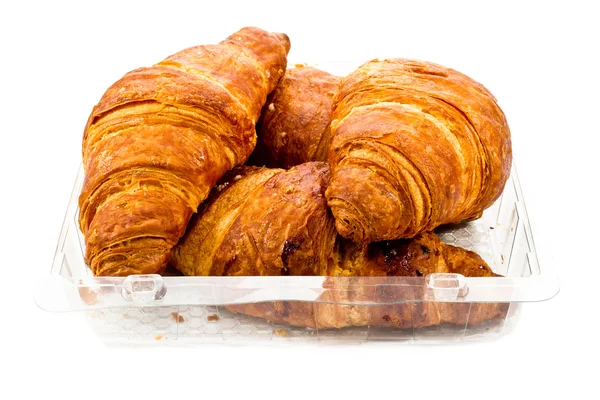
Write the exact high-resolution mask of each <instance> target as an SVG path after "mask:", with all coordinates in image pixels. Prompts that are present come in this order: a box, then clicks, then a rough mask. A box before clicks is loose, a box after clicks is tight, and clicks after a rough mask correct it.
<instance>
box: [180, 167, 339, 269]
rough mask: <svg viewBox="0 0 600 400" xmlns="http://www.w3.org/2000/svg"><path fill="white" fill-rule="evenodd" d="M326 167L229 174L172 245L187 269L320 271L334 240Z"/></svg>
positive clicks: (247, 169)
mask: <svg viewBox="0 0 600 400" xmlns="http://www.w3.org/2000/svg"><path fill="white" fill-rule="evenodd" d="M328 180H329V168H328V166H327V164H325V163H306V164H302V165H299V166H297V167H294V168H292V169H291V170H289V171H285V170H282V169H269V168H261V167H249V166H244V167H240V168H235V169H234V170H232V171H230V172H229V173H227V175H226V176H225V177H224V178H223V180H222V181H221V182H220V183H219V184H218V185H217V187H216V188H215V189H214V190H213V192H212V193H211V195H210V196H209V198H208V200H207V201H206V202H205V203H203V204H202V206H201V207H200V209H199V210H198V213H197V214H196V215H195V216H194V217H193V218H192V221H190V224H189V226H188V230H187V232H186V234H185V235H184V237H183V238H182V239H181V241H180V242H179V244H178V245H177V246H176V247H175V248H174V249H173V251H172V260H171V262H172V264H173V265H174V266H175V267H176V268H177V269H179V270H180V271H181V272H183V273H184V274H186V275H204V276H206V275H212V276H215V275H216V276H221V275H233V276H236V275H237V276H256V275H262V276H272V275H318V274H319V267H320V266H322V265H325V264H326V263H327V258H328V256H329V252H330V251H331V249H332V248H333V244H334V241H335V229H334V226H333V219H332V218H331V216H330V214H329V211H328V210H327V204H326V201H325V195H324V193H325V187H326V186H327V182H328Z"/></svg>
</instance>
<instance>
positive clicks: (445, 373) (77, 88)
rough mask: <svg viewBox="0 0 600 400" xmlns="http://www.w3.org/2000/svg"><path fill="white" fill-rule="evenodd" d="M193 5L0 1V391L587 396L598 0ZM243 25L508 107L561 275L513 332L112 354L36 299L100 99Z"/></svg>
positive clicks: (308, 56)
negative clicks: (445, 74)
mask: <svg viewBox="0 0 600 400" xmlns="http://www.w3.org/2000/svg"><path fill="white" fill-rule="evenodd" d="M82 3H83V2H82ZM194 3H198V4H184V3H179V2H177V1H167V0H164V1H161V2H158V3H149V2H146V3H141V2H140V3H136V4H134V3H126V4H120V3H118V4H112V2H108V1H103V2H98V3H96V4H93V5H92V4H87V2H86V4H85V5H84V4H75V3H74V4H65V3H64V2H61V1H48V2H44V3H42V2H39V3H31V2H26V1H20V2H14V3H8V4H6V2H3V3H2V5H1V6H0V43H1V47H0V79H1V81H0V177H1V179H0V223H1V229H0V235H1V240H0V246H1V249H0V250H1V253H0V254H1V255H2V258H1V259H0V272H1V274H2V275H0V288H1V290H0V296H1V298H0V307H1V314H0V336H1V339H0V364H1V365H2V366H4V372H2V373H1V375H0V381H1V382H2V384H0V398H2V399H12V398H24V397H25V395H33V396H35V397H34V398H40V396H44V397H47V396H53V397H54V396H57V397H59V398H61V399H74V398H86V399H94V398H102V399H110V398H131V399H133V398H135V399H141V398H171V397H173V398H175V396H181V395H186V397H191V398H216V397H217V396H219V397H221V396H224V397H225V398H240V399H241V398H254V397H260V398H270V397H273V398H278V399H285V398H309V397H316V398H326V397H327V398H342V397H347V398H370V399H371V398H372V399H375V398H401V397H406V396H411V395H412V396H418V398H434V397H443V398H455V397H456V398H461V399H463V398H502V399H504V398H523V397H521V396H524V395H528V396H535V398H544V397H546V398H549V397H550V396H553V395H567V396H568V398H591V397H594V396H597V389H596V385H595V384H596V383H597V382H595V380H597V379H598V366H597V362H598V356H600V352H599V346H598V330H597V328H598V323H597V322H598V316H599V312H598V309H599V308H598V306H597V303H598V295H599V294H598V292H599V290H598V282H600V281H599V280H598V277H599V275H598V270H599V269H600V265H599V261H598V256H597V252H598V248H599V247H600V246H599V245H598V244H597V240H596V238H595V235H596V232H597V229H596V226H597V223H598V222H599V219H598V214H599V212H598V208H599V207H598V202H599V199H598V197H597V195H596V194H597V193H598V190H597V187H598V184H599V183H600V179H599V178H598V173H599V172H600V167H599V166H598V163H599V162H600V160H599V158H600V154H599V152H598V148H599V145H600V140H599V136H600V128H599V123H598V117H599V115H600V101H599V99H598V94H599V93H600V85H599V78H598V75H599V74H600V64H599V63H598V61H597V58H598V54H599V52H600V41H599V39H600V30H599V29H598V26H599V22H598V16H599V14H598V12H596V11H595V8H593V7H592V6H593V2H591V1H590V2H589V3H587V4H584V3H581V2H575V1H568V2H564V3H563V4H554V3H551V2H543V3H542V2H540V4H533V2H527V3H526V2H519V3H526V4H508V3H506V2H497V3H496V4H495V5H487V4H488V3H487V2H481V3H482V4H477V3H474V4H466V3H465V4H463V3H459V2H456V1H453V2H447V3H448V4H433V3H430V2H423V3H422V2H416V1H411V2H409V3H408V4H402V3H401V2H390V4H389V5H386V4H383V3H381V2H377V1H373V0H365V1H363V2H356V3H353V4H349V2H343V3H342V2H340V4H339V5H333V4H331V5H330V4H329V2H325V1H324V0H323V1H320V2H315V4H312V3H311V2H309V1H303V0H298V1H289V2H286V1H283V0H280V1H277V2H271V3H260V2H258V1H248V2H246V4H245V5H236V4H234V3H232V2H230V1H220V2H218V1H213V2H211V5H204V4H201V2H194ZM216 3H219V4H222V5H220V6H216V5H214V4H216ZM484 3H485V4H486V5H483V4H484ZM245 25H255V26H259V27H262V28H264V29H267V30H273V31H282V32H286V33H288V35H289V36H290V38H291V40H292V51H291V54H290V59H291V60H292V61H295V62H318V61H321V60H327V61H359V62H360V61H366V60H368V59H370V58H375V57H379V58H382V57H412V58H418V59H425V60H430V61H434V62H438V63H440V64H445V65H447V66H450V67H453V68H455V69H458V70H460V71H463V72H465V73H467V74H469V75H471V76H472V77H474V78H475V79H477V80H479V81H480V82H482V83H483V84H484V85H486V86H487V87H488V88H489V89H490V90H491V91H492V92H493V93H494V94H495V96H496V97H497V98H498V100H499V102H500V105H501V106H502V107H503V109H504V111H505V113H506V115H507V117H508V120H509V123H510V126H511V130H512V133H513V147H514V155H515V160H516V163H517V165H518V167H519V172H520V177H521V183H522V186H523V191H524V194H525V199H526V201H527V206H528V210H529V214H530V218H531V221H532V227H533V233H534V236H535V238H536V245H537V249H538V252H539V256H540V262H541V263H542V264H548V265H549V264H553V265H554V266H555V267H556V268H557V269H558V270H559V275H560V281H561V293H560V294H559V295H558V296H557V297H555V298H554V299H552V300H550V301H547V302H544V303H539V304H527V305H525V306H524V307H523V312H522V314H521V318H520V321H519V323H518V325H517V328H516V330H515V331H514V332H513V333H511V334H510V335H509V336H507V337H504V338H502V339H500V340H497V341H493V342H485V343H475V344H464V345H463V344H461V345H452V346H422V345H421V346H418V345H398V344H394V343H384V344H364V345H360V346H323V345H318V346H317V345H302V344H298V345H292V346H290V347H281V346H278V347H272V346H269V345H268V344H265V345H261V346H252V347H240V346H232V345H216V346H200V347H196V348H189V347H188V348H173V347H159V348H153V347H149V348H141V349H139V348H134V349H131V348H112V347H111V348H109V347H106V346H105V345H104V344H102V343H101V342H100V341H99V340H98V339H97V338H96V337H95V336H94V335H93V333H92V332H91V331H90V330H89V328H88V327H87V325H86V322H85V320H84V319H83V317H82V316H80V315H56V314H49V313H46V312H44V311H41V310H39V309H38V308H37V307H36V306H35V304H34V303H33V300H32V287H33V282H34V279H35V277H36V276H39V275H41V274H43V273H45V272H47V271H48V270H49V267H50V264H51V261H52V257H53V253H54V246H55V244H56V240H57V237H58V233H59V229H60V225H61V222H62V218H63V214H64V211H65V209H66V205H67V201H68V197H69V194H70V190H71V186H72V184H73V181H74V178H75V174H76V170H77V168H78V165H79V162H80V144H81V143H80V141H81V135H82V131H83V126H84V124H85V122H86V119H87V116H88V114H89V112H90V111H91V108H92V107H93V105H94V104H95V103H96V102H97V101H98V100H99V98H100V96H101V95H102V93H103V92H104V90H105V89H106V88H107V87H108V86H109V85H110V84H111V83H112V82H114V81H115V80H116V79H118V78H120V77H121V76H122V75H123V74H124V73H125V72H127V71H129V70H131V69H134V68H137V67H139V66H142V65H150V64H152V63H155V62H158V61H160V60H161V59H162V58H164V57H165V56H167V55H169V54H172V53H174V52H176V51H178V50H180V49H183V48H185V47H187V46H191V45H195V44H202V43H213V42H218V41H219V40H221V39H223V38H224V37H226V36H228V35H229V34H231V33H233V32H234V31H236V30H237V29H239V28H240V27H242V26H245ZM592 391H593V392H592ZM592 393H595V394H592Z"/></svg>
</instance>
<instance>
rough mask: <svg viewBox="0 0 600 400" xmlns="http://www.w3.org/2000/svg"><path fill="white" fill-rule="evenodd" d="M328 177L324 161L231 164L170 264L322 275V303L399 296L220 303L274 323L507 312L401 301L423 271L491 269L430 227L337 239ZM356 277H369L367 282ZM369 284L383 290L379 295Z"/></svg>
mask: <svg viewBox="0 0 600 400" xmlns="http://www.w3.org/2000/svg"><path fill="white" fill-rule="evenodd" d="M329 180H330V174H329V167H328V165H327V164H326V163H322V162H311V163H305V164H301V165H299V166H296V167H293V168H291V169H289V170H287V171H286V170H282V169H269V168H259V167H250V166H244V167H239V168H235V169H234V170H232V171H230V172H228V173H227V174H226V175H225V177H224V178H223V179H222V180H221V182H220V183H219V184H218V185H217V187H216V188H215V189H214V190H213V191H212V193H211V195H210V196H209V198H208V199H207V201H206V202H205V203H203V204H202V205H201V206H200V208H199V210H198V213H197V214H196V215H195V216H194V217H193V218H192V220H191V221H190V224H189V226H188V230H187V232H186V234H185V235H184V236H183V237H182V239H181V241H180V242H179V243H178V244H177V246H175V248H174V249H173V250H172V256H171V263H172V264H173V266H174V267H175V268H177V269H179V270H180V271H181V272H183V273H184V274H185V275H217V276H222V275H229V276H255V275H276V276H277V275H323V276H330V277H332V278H327V279H328V281H327V282H328V284H327V286H328V287H329V289H330V290H327V291H326V292H325V293H324V294H323V295H322V296H321V297H320V298H319V301H320V302H324V303H349V302H350V303H351V302H353V301H357V300H360V299H371V300H373V299H375V300H378V301H380V302H400V301H404V302H405V304H395V305H386V306H381V307H380V308H378V307H375V308H374V309H372V310H370V309H369V307H367V306H346V305H340V304H312V303H301V302H274V303H273V302H271V303H258V304H243V305H231V306H228V309H230V310H231V311H234V312H242V313H245V314H248V315H252V316H257V317H262V318H268V319H269V320H272V321H275V322H278V323H286V324H291V325H298V326H307V327H312V328H333V327H335V328H341V327H345V326H364V325H372V324H376V325H381V326H395V327H408V326H413V327H421V326H429V325H436V324H440V323H456V324H464V323H466V321H467V319H468V320H469V321H470V322H469V323H479V322H483V321H485V320H489V319H493V318H501V317H502V316H503V315H505V313H506V306H505V305H498V304H486V305H477V306H475V307H473V308H471V307H470V305H469V304H464V303H452V304H450V303H410V302H408V301H409V300H411V299H412V300H414V299H419V298H422V295H421V297H417V296H419V291H422V290H423V289H422V286H423V285H422V284H419V283H418V282H419V281H418V277H422V276H425V275H428V274H430V273H435V272H453V273H460V274H463V275H465V276H478V277H485V276H497V275H496V274H494V273H493V272H492V270H491V269H490V268H489V266H488V265H487V264H486V263H485V262H484V261H483V260H482V259H481V257H479V256H478V255H477V254H475V253H473V252H471V251H467V250H464V249H461V248H458V247H453V246H449V245H446V244H444V243H442V242H441V241H440V240H439V239H438V238H437V236H436V235H435V234H433V233H423V234H420V235H418V236H417V237H415V238H413V239H400V240H394V241H384V242H379V243H370V244H362V243H355V242H352V241H351V240H348V239H344V238H343V237H341V236H339V235H337V233H336V232H335V228H334V220H333V218H332V216H331V215H330V213H329V212H328V209H327V204H326V200H325V196H324V193H325V189H326V187H327V184H328V183H329ZM359 277H373V278H368V279H367V280H366V281H365V279H366V278H359ZM378 277H379V278H378ZM381 277H405V278H402V279H408V282H409V283H410V285H409V287H402V288H401V289H402V290H398V289H397V287H396V289H393V287H391V286H389V283H390V282H389V281H386V280H385V279H382V278H381ZM359 279H363V281H359ZM394 279H397V278H394ZM421 279H422V278H421ZM361 282H362V284H361ZM365 282H366V283H367V284H365ZM396 283H402V281H397V282H396ZM377 284H379V285H384V286H386V287H387V288H389V291H387V292H385V291H384V292H380V290H381V288H379V289H378V288H377ZM349 288H350V289H349ZM315 310H316V311H315ZM374 310H375V311H374ZM374 315H375V316H378V317H377V318H376V320H373V318H375V317H374Z"/></svg>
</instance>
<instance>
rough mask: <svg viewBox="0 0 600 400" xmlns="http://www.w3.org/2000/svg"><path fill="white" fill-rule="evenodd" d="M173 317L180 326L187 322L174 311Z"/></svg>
mask: <svg viewBox="0 0 600 400" xmlns="http://www.w3.org/2000/svg"><path fill="white" fill-rule="evenodd" d="M171 317H173V319H174V320H175V321H177V322H179V323H180V324H181V323H183V322H185V318H183V315H179V313H178V312H177V311H173V312H172V313H171Z"/></svg>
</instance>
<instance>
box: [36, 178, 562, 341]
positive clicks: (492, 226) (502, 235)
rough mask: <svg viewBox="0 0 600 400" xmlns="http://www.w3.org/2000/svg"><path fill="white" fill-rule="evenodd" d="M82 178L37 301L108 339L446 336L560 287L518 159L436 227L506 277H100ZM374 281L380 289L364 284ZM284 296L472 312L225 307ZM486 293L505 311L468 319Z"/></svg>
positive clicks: (483, 328) (477, 332) (496, 325)
mask: <svg viewBox="0 0 600 400" xmlns="http://www.w3.org/2000/svg"><path fill="white" fill-rule="evenodd" d="M82 182H83V171H82V170H80V171H79V174H78V176H77V180H76V182H75V186H74V188H73V193H72V196H71V199H70V203H69V206H68V209H67V213H66V216H65V219H64V222H63V227H62V230H61V233H60V237H59V240H58V246H57V248H56V254H55V257H54V262H53V264H52V268H51V270H50V273H49V274H48V275H47V276H45V277H44V278H43V279H42V280H41V281H40V282H38V285H37V288H36V292H35V301H36V303H37V304H38V305H39V306H40V307H41V308H42V309H45V310H48V311H54V312H65V311H80V312H84V313H85V314H86V315H87V317H88V321H89V323H90V324H91V326H92V327H93V329H94V331H95V332H97V333H98V335H100V337H102V338H103V339H105V340H107V341H115V340H116V341H126V342H127V341H128V342H130V343H133V342H139V341H142V342H143V341H151V342H152V343H159V342H160V343H166V342H168V343H185V342H190V341H202V342H205V341H211V342H214V341H218V342H223V341H224V340H225V341H227V340H243V341H246V340H250V339H261V340H271V341H282V342H285V341H290V340H292V341H293V340H303V341H306V340H317V341H331V340H333V341H340V340H343V341H347V340H351V341H358V342H362V341H368V340H401V341H407V342H414V341H416V342H420V341H428V342H436V343H444V342H447V341H456V340H482V339H484V340H486V339H492V338H496V337H499V336H500V335H503V334H506V333H507V332H509V331H510V330H511V328H512V327H513V326H514V325H515V323H516V322H517V318H518V314H519V309H520V306H521V304H522V303H524V302H531V301H541V300H547V299H549V298H551V297H553V296H554V295H555V294H556V293H557V292H558V282H557V277H556V274H555V272H554V271H553V270H551V269H549V268H548V267H547V266H544V268H542V267H541V266H540V265H539V264H538V258H537V254H536V250H535V246H534V242H533V236H532V233H531V229H530V226H529V220H528V217H527V212H526V209H525V204H524V202H523V196H522V193H521V189H520V186H519V181H518V178H517V174H516V171H515V169H514V168H513V171H512V174H511V177H510V179H509V181H508V182H507V184H506V187H505V190H504V192H503V194H502V196H501V197H500V198H499V199H498V201H497V202H496V203H495V204H494V205H493V206H492V207H490V208H489V209H487V210H486V211H485V212H484V214H483V216H482V217H481V218H480V219H478V220H476V221H472V222H469V223H466V224H461V225H457V226H453V227H449V228H445V229H443V230H439V231H438V232H437V233H438V235H439V236H440V237H441V239H442V240H443V241H445V242H446V243H450V244H454V245H457V246H461V247H464V248H466V249H470V250H473V251H475V252H477V253H478V254H479V255H480V256H482V257H483V258H484V259H485V260H486V261H487V262H488V264H489V265H490V267H491V268H492V269H493V270H494V272H496V273H498V274H501V275H503V276H504V277H499V278H468V277H464V276H462V275H456V274H431V275H428V276H424V277H418V278H415V277H411V278H398V277H389V278H388V277H382V278H327V277H293V276H286V277H181V276H159V275H131V276H128V277H121V278H117V277H94V276H93V275H92V273H91V271H90V270H89V269H88V268H87V266H86V265H85V263H84V258H83V254H84V240H83V235H82V234H81V232H80V230H79V228H78V224H77V217H78V211H79V210H78V205H77V199H78V195H79V192H80V190H81V185H82ZM344 279H346V280H347V281H346V282H344ZM332 282H334V283H335V284H332ZM365 288H369V289H372V290H370V291H369V290H367V291H364V290H362V289H365ZM340 290H348V291H357V290H362V291H363V292H365V293H381V292H382V291H385V293H386V296H381V295H379V296H369V295H365V296H362V297H360V296H359V297H357V298H356V296H353V297H355V299H354V300H352V301H350V302H348V301H344V302H343V303H336V302H335V301H332V300H331V299H335V298H340V296H337V297H336V296H332V291H337V294H338V295H339V291H340ZM341 297H342V298H343V297H345V296H341ZM281 301H284V302H285V301H298V302H305V306H304V307H312V311H313V313H314V314H318V313H319V312H323V311H324V310H325V308H326V307H329V310H331V309H332V308H331V307H334V308H335V309H336V310H337V312H356V311H357V310H360V312H363V313H364V312H366V313H371V312H372V313H373V315H375V314H376V313H375V310H376V309H377V307H390V306H392V307H398V306H404V307H408V309H409V310H418V309H419V307H423V306H427V304H426V303H435V304H436V305H444V306H445V307H448V306H450V307H455V308H456V310H459V311H460V312H461V313H463V318H464V319H465V320H464V323H461V324H460V325H457V324H437V325H433V326H428V327H412V326H408V327H406V328H389V327H381V326H377V324H369V325H367V326H360V327H352V328H342V329H337V328H330V329H318V328H315V329H311V328H302V327H293V326H287V325H279V324H276V323H274V322H272V321H268V320H266V319H261V318H254V317H249V316H246V315H243V314H235V313H232V312H230V311H229V310H228V309H226V307H225V306H227V305H236V304H238V305H239V304H248V303H267V304H268V303H271V305H274V304H275V303H274V302H281ZM478 303H487V304H488V305H489V304H490V303H502V306H501V307H503V309H504V310H506V312H505V315H504V316H503V318H500V319H495V320H490V321H486V322H484V323H477V324H473V323H472V322H473V321H470V319H469V317H470V311H471V310H472V309H474V307H479V305H478ZM278 304H282V303H278ZM288 304H289V303H288ZM417 305H418V306H419V307H417ZM412 312H415V311H412ZM414 317H415V318H417V317H418V316H416V315H415V316H414Z"/></svg>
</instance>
